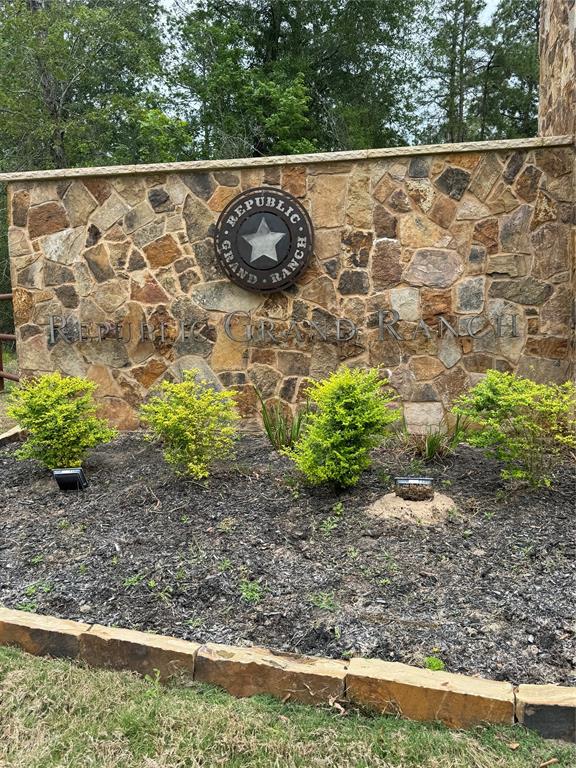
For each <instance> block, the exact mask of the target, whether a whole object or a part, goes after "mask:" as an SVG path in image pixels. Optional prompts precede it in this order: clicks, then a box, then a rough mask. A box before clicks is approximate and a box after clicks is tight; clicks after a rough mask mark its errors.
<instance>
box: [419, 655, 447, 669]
mask: <svg viewBox="0 0 576 768" xmlns="http://www.w3.org/2000/svg"><path fill="white" fill-rule="evenodd" d="M424 666H425V667H426V669H431V670H433V671H434V672H441V671H442V670H443V669H446V665H445V664H444V662H443V661H442V659H440V658H439V657H438V656H425V658H424Z"/></svg>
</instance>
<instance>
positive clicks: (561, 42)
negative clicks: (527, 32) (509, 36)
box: [538, 0, 576, 136]
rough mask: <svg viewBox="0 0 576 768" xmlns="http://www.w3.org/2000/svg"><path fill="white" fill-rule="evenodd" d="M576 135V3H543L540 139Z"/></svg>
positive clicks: (548, 0)
mask: <svg viewBox="0 0 576 768" xmlns="http://www.w3.org/2000/svg"><path fill="white" fill-rule="evenodd" d="M574 132H576V0H541V4H540V106H539V110H538V133H539V135H540V136H563V135H566V134H573V133H574Z"/></svg>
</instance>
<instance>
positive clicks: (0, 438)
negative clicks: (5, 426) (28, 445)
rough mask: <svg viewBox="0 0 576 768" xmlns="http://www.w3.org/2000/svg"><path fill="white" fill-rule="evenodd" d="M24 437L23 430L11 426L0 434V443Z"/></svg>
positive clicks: (12, 441)
mask: <svg viewBox="0 0 576 768" xmlns="http://www.w3.org/2000/svg"><path fill="white" fill-rule="evenodd" d="M23 437H24V430H23V429H21V428H20V427H12V429H9V430H8V432H3V433H2V434H0V445H7V444H8V443H15V442H16V441H18V440H22V438H23Z"/></svg>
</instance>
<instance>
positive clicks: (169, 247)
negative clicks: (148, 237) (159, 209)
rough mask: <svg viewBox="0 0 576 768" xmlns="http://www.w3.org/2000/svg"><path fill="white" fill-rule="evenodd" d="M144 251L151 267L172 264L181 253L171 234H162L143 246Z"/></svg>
mask: <svg viewBox="0 0 576 768" xmlns="http://www.w3.org/2000/svg"><path fill="white" fill-rule="evenodd" d="M143 250H144V253H145V254H146V258H147V259H148V263H149V264H150V266H151V267H152V268H153V269H156V268H157V267H165V266H167V265H168V264H172V262H173V261H176V259H179V258H180V256H181V255H182V254H181V252H180V247H179V245H178V243H177V242H176V240H174V238H173V237H172V235H164V236H163V237H159V238H158V239H157V240H153V241H152V242H151V243H149V244H148V245H146V246H144V249H143Z"/></svg>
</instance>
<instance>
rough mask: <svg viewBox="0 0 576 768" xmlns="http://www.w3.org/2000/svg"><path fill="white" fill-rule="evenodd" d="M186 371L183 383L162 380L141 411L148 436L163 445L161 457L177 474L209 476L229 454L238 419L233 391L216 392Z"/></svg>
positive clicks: (195, 374)
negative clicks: (217, 460)
mask: <svg viewBox="0 0 576 768" xmlns="http://www.w3.org/2000/svg"><path fill="white" fill-rule="evenodd" d="M197 377H198V371H196V370H192V371H185V372H184V381H181V382H178V383H173V382H169V381H164V382H162V384H161V385H160V389H159V393H158V394H157V395H155V396H153V397H152V398H151V399H150V400H149V401H148V403H146V404H145V405H143V406H142V407H141V409H140V413H141V418H142V421H143V422H144V423H145V424H146V425H147V427H148V429H149V433H150V436H151V437H152V438H158V439H160V440H161V441H162V442H163V444H164V458H165V460H166V462H167V463H168V464H170V465H171V466H172V467H174V468H175V470H176V472H177V473H178V474H182V475H191V476H192V477H194V478H196V479H197V480H200V479H202V478H205V477H208V476H209V474H210V467H211V465H212V464H213V462H214V461H215V460H216V459H223V458H226V457H227V456H229V455H230V454H231V453H232V449H233V445H234V441H235V439H236V437H237V432H236V427H235V422H236V421H237V420H238V419H239V416H238V413H237V411H236V407H235V403H234V392H232V391H229V390H223V391H217V390H215V389H213V388H212V387H211V386H210V384H209V383H208V382H207V381H204V380H201V379H199V378H197Z"/></svg>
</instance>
